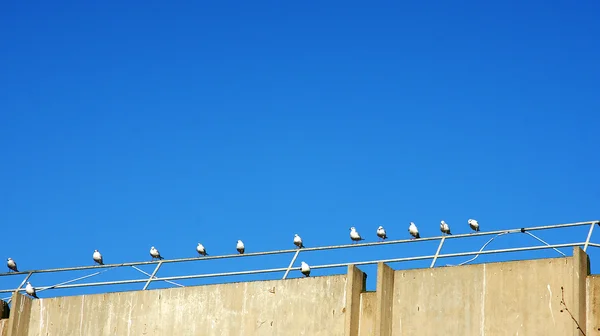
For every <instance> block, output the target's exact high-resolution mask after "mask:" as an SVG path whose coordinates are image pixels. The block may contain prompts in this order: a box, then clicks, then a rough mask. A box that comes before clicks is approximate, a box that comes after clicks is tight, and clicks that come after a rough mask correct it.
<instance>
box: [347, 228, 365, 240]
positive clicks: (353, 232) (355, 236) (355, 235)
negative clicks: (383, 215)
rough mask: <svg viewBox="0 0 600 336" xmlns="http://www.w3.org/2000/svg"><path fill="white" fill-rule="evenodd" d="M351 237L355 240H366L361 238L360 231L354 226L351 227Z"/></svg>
mask: <svg viewBox="0 0 600 336" xmlns="http://www.w3.org/2000/svg"><path fill="white" fill-rule="evenodd" d="M350 239H352V241H353V242H357V241H360V240H365V239H364V238H361V236H360V234H359V233H358V231H356V228H355V227H354V226H353V227H351V228H350Z"/></svg>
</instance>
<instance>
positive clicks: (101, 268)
mask: <svg viewBox="0 0 600 336" xmlns="http://www.w3.org/2000/svg"><path fill="white" fill-rule="evenodd" d="M586 225H588V226H589V227H590V228H589V231H588V234H587V237H586V240H585V241H582V242H572V243H564V244H553V245H551V244H548V243H547V242H545V241H544V240H542V239H540V238H539V237H537V236H535V235H534V234H533V233H531V232H532V231H542V230H551V229H564V228H570V227H576V226H586ZM596 225H600V221H587V222H576V223H567V224H555V225H546V226H536V227H529V228H518V229H510V230H497V231H487V232H481V231H480V232H474V233H468V234H456V235H444V236H436V237H423V238H419V239H401V240H389V241H382V242H369V243H355V244H347V245H335V246H320V247H305V248H301V249H287V250H277V251H264V252H255V253H246V254H231V255H218V256H205V257H194V258H181V259H167V260H160V261H139V262H128V263H120V264H106V265H96V266H77V267H64V268H53V269H43V270H30V271H21V272H9V273H0V277H5V276H18V275H25V279H24V280H23V281H22V282H21V285H20V286H18V287H17V288H13V289H0V293H12V292H14V291H24V288H23V285H24V284H25V283H26V282H27V280H29V278H30V277H31V276H32V275H34V274H41V273H55V272H68V271H82V270H96V271H97V272H95V273H92V274H88V275H85V276H83V277H79V278H76V279H72V280H69V281H66V282H62V283H59V284H55V285H51V286H38V287H36V290H37V291H38V292H40V291H44V290H49V289H65V288H80V287H94V286H110V285H123V284H135V283H144V286H143V288H142V289H143V290H146V289H147V288H148V286H149V285H150V283H151V282H152V281H165V282H168V283H170V284H173V285H176V286H180V287H183V285H180V284H178V283H176V282H174V281H175V280H188V279H200V278H213V277H223V276H237V275H250V274H266V273H281V272H283V273H284V275H283V279H286V278H287V276H288V274H289V272H290V271H293V270H294V271H295V270H300V267H293V265H294V262H295V261H296V258H297V257H298V255H299V254H300V253H307V252H311V251H324V250H337V249H345V248H358V247H368V246H383V245H393V244H404V243H418V242H424V241H439V245H438V247H437V250H436V252H435V254H433V255H424V256H415V257H405V258H395V259H378V260H370V261H358V262H357V261H351V262H344V263H337V264H324V265H311V266H310V267H311V269H313V270H314V269H327V268H337V267H347V266H348V265H358V266H360V265H371V264H377V263H380V262H385V263H392V262H393V263H396V262H406V261H417V260H429V259H431V260H432V262H431V265H430V267H434V266H435V263H436V261H437V260H438V259H440V258H452V257H462V256H474V258H472V259H470V260H468V261H466V262H463V263H461V264H459V265H463V264H466V263H468V262H471V261H473V260H475V259H476V258H477V257H478V256H479V255H487V254H498V253H507V252H519V251H534V250H544V249H554V250H556V251H557V252H558V253H560V254H562V255H563V256H564V253H562V252H561V251H559V250H558V249H559V248H564V247H573V246H581V247H582V248H583V250H584V251H587V248H588V247H589V246H592V247H600V244H596V243H592V242H591V241H590V240H591V237H592V232H593V230H594V227H595V226H596ZM513 233H525V234H528V235H530V236H531V237H533V238H534V239H536V240H537V241H539V242H541V243H543V244H544V245H537V246H525V247H514V248H505V249H496V250H484V248H485V247H486V246H487V245H488V244H489V243H490V242H491V241H493V240H494V239H495V238H497V237H499V236H502V235H507V234H513ZM481 236H494V237H492V238H491V239H490V240H488V241H487V242H486V243H485V244H484V245H483V246H482V247H481V249H479V250H478V251H470V252H460V253H447V254H441V253H440V252H441V250H442V246H443V245H444V242H445V241H446V240H450V239H461V238H472V237H481ZM290 253H293V254H294V255H293V258H292V260H291V262H290V263H289V265H288V267H281V268H271V269H260V270H249V271H236V272H225V273H209V274H192V275H180V276H170V277H161V278H159V277H157V276H156V274H157V273H158V271H159V269H160V267H161V266H162V265H163V264H168V263H181V262H201V261H205V260H215V259H229V258H249V257H257V256H265V255H278V254H290ZM150 264H153V265H156V267H155V268H154V271H153V272H152V274H149V273H147V272H144V271H143V270H141V269H139V268H138V267H137V266H141V265H150ZM119 267H132V268H134V269H135V270H137V271H138V272H140V273H143V274H144V275H146V276H147V277H148V278H143V279H128V280H117V281H104V282H85V283H77V284H72V283H73V282H78V281H81V280H83V279H87V278H90V277H93V276H96V275H98V274H100V273H103V272H105V271H107V270H108V269H112V268H119Z"/></svg>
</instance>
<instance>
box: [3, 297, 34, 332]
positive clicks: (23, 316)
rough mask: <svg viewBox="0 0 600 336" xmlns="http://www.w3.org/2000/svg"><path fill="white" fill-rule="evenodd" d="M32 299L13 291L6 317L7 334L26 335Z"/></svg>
mask: <svg viewBox="0 0 600 336" xmlns="http://www.w3.org/2000/svg"><path fill="white" fill-rule="evenodd" d="M33 300H34V299H32V298H30V297H29V296H25V295H23V294H21V293H18V292H15V293H13V295H12V306H11V310H10V318H9V319H8V336H27V335H28V332H29V322H30V316H31V307H32V305H33ZM36 301H37V302H38V303H39V300H37V299H36Z"/></svg>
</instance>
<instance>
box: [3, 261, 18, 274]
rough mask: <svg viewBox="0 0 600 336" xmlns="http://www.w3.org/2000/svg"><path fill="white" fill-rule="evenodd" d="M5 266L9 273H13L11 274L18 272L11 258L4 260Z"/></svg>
mask: <svg viewBox="0 0 600 336" xmlns="http://www.w3.org/2000/svg"><path fill="white" fill-rule="evenodd" d="M6 266H8V269H9V272H10V271H13V272H18V271H19V270H18V269H17V263H16V262H15V261H14V260H12V258H8V259H6Z"/></svg>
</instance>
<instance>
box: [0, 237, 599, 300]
mask: <svg viewBox="0 0 600 336" xmlns="http://www.w3.org/2000/svg"><path fill="white" fill-rule="evenodd" d="M583 244H585V243H584V242H580V243H568V244H554V245H540V246H529V247H513V248H507V249H497V250H487V251H473V252H459V253H447V254H440V255H438V256H437V257H438V259H439V258H452V257H461V256H471V255H481V254H494V253H505V252H520V251H533V250H543V249H552V248H562V247H572V246H581V245H583ZM590 245H591V244H590ZM595 245H598V244H595ZM434 257H435V255H428V256H417V257H405V258H395V259H382V260H370V261H359V262H348V263H340V264H327V265H314V266H311V269H325V268H337V267H346V266H348V265H356V266H361V265H371V264H377V263H380V262H384V263H394V262H404V261H417V260H427V259H433V258H434ZM300 269H301V267H293V268H290V270H295V271H297V270H300ZM286 270H288V268H287V267H280V268H271V269H263V270H251V271H238V272H225V273H211V274H196V275H180V276H171V277H162V278H154V279H153V281H175V280H189V279H199V278H212V277H223V276H235V275H250V274H263V273H275V272H285V271H286ZM146 281H148V279H132V280H118V281H106V282H91V283H82V284H72V285H58V286H56V285H55V286H46V287H36V288H37V289H38V290H40V291H41V290H45V289H48V288H52V289H66V288H78V287H94V286H109V285H125V284H133V283H141V282H146ZM15 290H17V289H5V290H0V293H11V292H14V291H15ZM18 290H19V291H24V290H25V289H23V288H21V289H18Z"/></svg>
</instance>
